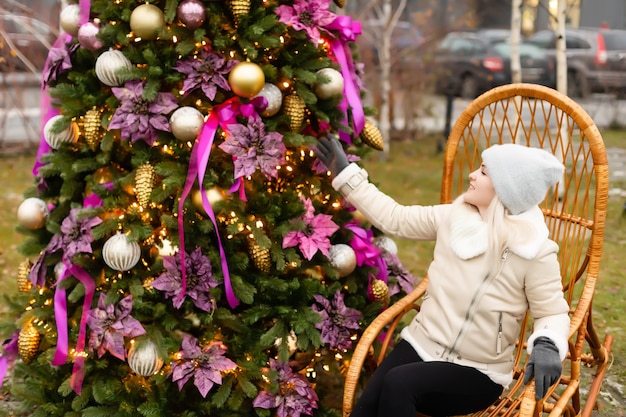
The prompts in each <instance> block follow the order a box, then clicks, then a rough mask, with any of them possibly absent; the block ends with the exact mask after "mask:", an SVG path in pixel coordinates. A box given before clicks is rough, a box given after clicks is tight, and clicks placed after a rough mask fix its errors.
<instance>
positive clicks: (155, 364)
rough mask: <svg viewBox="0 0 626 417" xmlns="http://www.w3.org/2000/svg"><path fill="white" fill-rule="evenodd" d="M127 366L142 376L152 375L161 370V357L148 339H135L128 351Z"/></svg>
mask: <svg viewBox="0 0 626 417" xmlns="http://www.w3.org/2000/svg"><path fill="white" fill-rule="evenodd" d="M128 366H130V369H132V370H133V371H134V372H135V373H137V374H139V375H142V376H152V375H154V374H156V373H157V372H159V371H160V370H161V367H162V366H163V359H161V356H160V355H159V350H158V349H157V346H156V345H155V344H154V342H153V341H152V340H150V339H144V340H140V341H135V342H134V343H133V345H132V346H131V348H130V350H129V352H128Z"/></svg>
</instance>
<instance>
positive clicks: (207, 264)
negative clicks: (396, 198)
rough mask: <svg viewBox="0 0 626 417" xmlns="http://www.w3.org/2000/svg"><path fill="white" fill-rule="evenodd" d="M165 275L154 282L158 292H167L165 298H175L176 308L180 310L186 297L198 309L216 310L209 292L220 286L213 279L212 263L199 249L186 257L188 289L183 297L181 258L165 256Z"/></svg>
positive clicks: (173, 301) (153, 284)
mask: <svg viewBox="0 0 626 417" xmlns="http://www.w3.org/2000/svg"><path fill="white" fill-rule="evenodd" d="M163 266H164V267H165V271H166V272H164V273H162V274H161V275H159V277H158V278H157V279H155V280H154V281H153V282H152V286H153V287H154V288H156V289H157V290H160V291H164V292H165V298H173V300H172V303H173V304H174V307H176V308H180V307H181V306H182V305H183V301H185V298H186V297H189V298H191V299H192V300H193V303H194V304H195V306H196V307H198V308H199V309H201V310H204V311H207V312H211V311H213V310H214V309H215V299H214V298H213V296H212V295H211V293H210V292H209V291H210V290H211V288H215V287H217V285H218V282H217V280H216V279H215V277H213V268H212V266H211V261H210V260H209V258H207V257H206V256H205V255H203V254H202V250H201V249H200V248H199V247H198V248H196V249H195V250H194V251H193V252H192V253H191V254H187V256H185V273H186V278H187V281H186V288H185V296H184V297H182V296H181V294H182V289H183V281H182V274H181V272H180V271H181V270H182V268H181V264H180V256H164V257H163Z"/></svg>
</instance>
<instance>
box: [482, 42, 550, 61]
mask: <svg viewBox="0 0 626 417" xmlns="http://www.w3.org/2000/svg"><path fill="white" fill-rule="evenodd" d="M493 48H494V49H495V51H496V52H497V53H498V54H500V55H502V56H506V57H510V56H511V44H510V43H509V42H497V43H494V44H493ZM519 54H520V56H525V57H529V58H533V59H539V58H542V57H543V51H542V50H541V49H540V48H539V47H537V46H536V45H533V44H530V43H527V42H522V43H520V45H519Z"/></svg>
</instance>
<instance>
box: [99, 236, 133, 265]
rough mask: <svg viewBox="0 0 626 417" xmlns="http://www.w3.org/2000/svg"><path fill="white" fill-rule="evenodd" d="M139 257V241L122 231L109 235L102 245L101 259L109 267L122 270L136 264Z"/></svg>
mask: <svg viewBox="0 0 626 417" xmlns="http://www.w3.org/2000/svg"><path fill="white" fill-rule="evenodd" d="M140 258H141V247H140V246H139V243H137V242H135V241H132V240H130V239H128V236H126V235H125V234H123V233H117V234H116V235H114V236H112V237H110V238H109V239H108V240H107V241H106V242H104V246H103V247H102V259H104V263H106V264H107V265H108V266H109V267H110V268H111V269H115V270H116V271H120V272H124V271H128V270H130V269H131V268H132V267H134V266H135V265H137V262H139V259H140Z"/></svg>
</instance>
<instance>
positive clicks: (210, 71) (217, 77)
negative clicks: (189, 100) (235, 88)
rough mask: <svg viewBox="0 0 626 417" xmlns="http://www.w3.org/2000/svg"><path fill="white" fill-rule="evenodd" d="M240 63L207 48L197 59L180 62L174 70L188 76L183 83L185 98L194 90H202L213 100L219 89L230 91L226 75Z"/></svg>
mask: <svg viewBox="0 0 626 417" xmlns="http://www.w3.org/2000/svg"><path fill="white" fill-rule="evenodd" d="M238 63H239V61H237V60H234V59H226V58H225V57H224V56H222V55H220V54H218V53H216V52H212V51H210V50H209V49H207V48H205V49H203V50H201V51H200V55H199V56H198V57H197V58H192V59H188V60H186V61H180V62H179V63H178V65H177V66H176V67H174V69H175V70H177V71H178V72H180V73H182V74H185V75H187V78H186V79H185V82H184V83H183V90H184V92H185V96H187V95H188V94H189V93H191V92H192V91H193V90H195V89H197V88H201V89H202V92H203V93H204V95H205V96H207V98H208V99H209V100H213V99H214V98H215V95H216V94H217V89H218V88H221V89H222V90H224V91H230V85H229V84H228V80H227V79H226V77H225V75H226V74H228V73H229V72H230V70H232V69H233V67H234V66H235V65H237V64H238Z"/></svg>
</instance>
